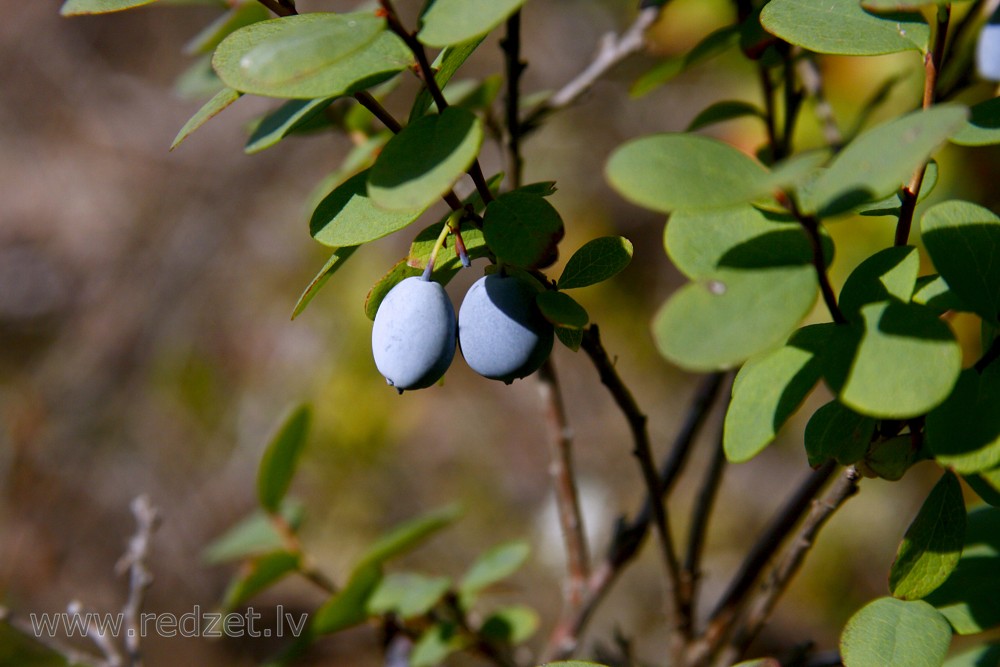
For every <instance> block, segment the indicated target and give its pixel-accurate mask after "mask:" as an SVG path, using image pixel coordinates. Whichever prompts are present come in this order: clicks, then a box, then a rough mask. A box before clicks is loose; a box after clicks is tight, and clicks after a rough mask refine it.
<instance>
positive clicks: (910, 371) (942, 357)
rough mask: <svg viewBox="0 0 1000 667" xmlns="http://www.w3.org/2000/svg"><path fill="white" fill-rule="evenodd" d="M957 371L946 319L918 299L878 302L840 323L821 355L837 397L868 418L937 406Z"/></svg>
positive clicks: (958, 364)
mask: <svg viewBox="0 0 1000 667" xmlns="http://www.w3.org/2000/svg"><path fill="white" fill-rule="evenodd" d="M961 370H962V350H961V348H960V347H959V345H958V343H957V342H956V340H955V337H954V335H953V334H952V332H951V329H950V328H949V327H948V325H947V324H945V323H944V322H942V321H941V320H940V319H938V317H937V315H936V314H935V313H934V311H932V310H931V309H929V308H927V307H926V306H921V305H919V304H905V303H900V302H887V301H883V302H879V303H872V304H868V305H866V306H863V307H862V308H861V309H860V322H859V323H852V324H851V325H841V326H838V327H837V329H836V332H835V334H834V335H833V336H832V337H831V340H830V346H829V348H828V350H827V352H826V354H825V355H824V377H825V378H826V382H827V384H828V385H829V386H830V388H831V389H832V390H833V391H834V392H835V393H836V394H837V395H838V397H839V398H840V401H841V402H842V403H843V404H844V405H846V406H847V407H849V408H852V409H854V410H856V411H857V412H859V413H861V414H863V415H868V416H870V417H878V418H884V419H907V418H909V417H916V416H918V415H922V414H925V413H927V412H928V411H930V410H931V409H933V408H934V407H936V406H937V405H939V404H940V403H941V402H942V401H944V400H945V398H947V397H948V394H950V393H951V390H952V387H954V386H955V381H956V380H957V379H958V375H959V373H960V372H961Z"/></svg>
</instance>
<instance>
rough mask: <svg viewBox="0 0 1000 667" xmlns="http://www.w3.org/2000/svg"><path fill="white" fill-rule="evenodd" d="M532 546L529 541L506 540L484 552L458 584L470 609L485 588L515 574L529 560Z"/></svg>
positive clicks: (462, 599) (463, 603)
mask: <svg viewBox="0 0 1000 667" xmlns="http://www.w3.org/2000/svg"><path fill="white" fill-rule="evenodd" d="M530 553H531V547H529V546H528V544H527V542H521V541H516V542H506V543H504V544H501V545H498V546H495V547H493V548H492V549H490V550H489V551H487V552H486V553H484V554H482V555H481V556H480V557H479V558H477V559H476V561H475V562H474V563H473V564H472V566H471V567H469V569H468V571H467V572H466V573H465V576H464V577H462V581H461V582H459V585H458V594H459V599H460V600H461V601H462V606H463V608H466V609H468V608H469V606H471V602H472V600H473V599H474V598H475V596H476V595H478V594H479V592H480V591H482V590H483V589H484V588H487V587H489V586H492V585H493V584H495V583H497V582H498V581H501V580H503V579H506V578H507V577H509V576H510V575H512V574H514V573H515V572H516V571H517V570H518V569H519V568H520V567H521V566H522V565H524V562H525V561H526V560H528V554H530Z"/></svg>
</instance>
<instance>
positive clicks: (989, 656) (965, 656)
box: [943, 644, 1000, 667]
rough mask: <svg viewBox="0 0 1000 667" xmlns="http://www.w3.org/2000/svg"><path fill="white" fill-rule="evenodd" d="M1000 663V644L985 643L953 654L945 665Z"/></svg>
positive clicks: (971, 666) (970, 666)
mask: <svg viewBox="0 0 1000 667" xmlns="http://www.w3.org/2000/svg"><path fill="white" fill-rule="evenodd" d="M992 665H1000V644H983V645H982V646H977V647H976V648H973V649H970V650H968V651H964V652H962V653H959V654H958V655H955V656H952V657H951V658H948V660H946V661H945V663H944V666H943V667H991V666H992Z"/></svg>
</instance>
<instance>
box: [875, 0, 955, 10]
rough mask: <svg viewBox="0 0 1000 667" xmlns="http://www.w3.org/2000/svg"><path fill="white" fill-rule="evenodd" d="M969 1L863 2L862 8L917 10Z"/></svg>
mask: <svg viewBox="0 0 1000 667" xmlns="http://www.w3.org/2000/svg"><path fill="white" fill-rule="evenodd" d="M963 1H968V0H861V6H862V7H864V8H865V9H871V10H872V11H877V12H886V11H902V10H910V11H912V10H916V9H920V8H921V7H930V6H933V5H950V4H951V3H952V2H963Z"/></svg>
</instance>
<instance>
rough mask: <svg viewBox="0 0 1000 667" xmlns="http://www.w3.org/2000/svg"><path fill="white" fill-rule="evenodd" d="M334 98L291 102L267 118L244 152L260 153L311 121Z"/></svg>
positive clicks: (261, 122) (257, 129) (255, 132)
mask: <svg viewBox="0 0 1000 667" xmlns="http://www.w3.org/2000/svg"><path fill="white" fill-rule="evenodd" d="M334 99H336V98H334V97H323V98H319V99H315V100H289V101H287V102H285V103H284V104H282V105H281V106H280V107H279V108H278V109H276V110H275V111H273V112H272V113H269V114H268V115H267V116H265V117H264V118H263V119H262V120H261V121H260V124H258V125H257V127H256V128H254V131H253V134H251V135H250V138H249V139H247V143H246V146H244V147H243V152H245V153H247V154H253V153H259V152H260V151H262V150H264V149H265V148H270V147H271V146H274V145H275V144H276V143H278V142H279V141H281V140H282V139H284V138H285V137H286V136H288V135H289V134H291V133H292V132H294V131H295V130H296V129H298V128H300V127H301V126H302V125H304V124H305V123H308V122H309V121H311V120H312V119H313V118H314V117H315V116H317V115H318V114H320V113H322V111H323V110H324V109H326V108H327V107H328V106H330V105H331V104H332V103H333V100H334Z"/></svg>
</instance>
